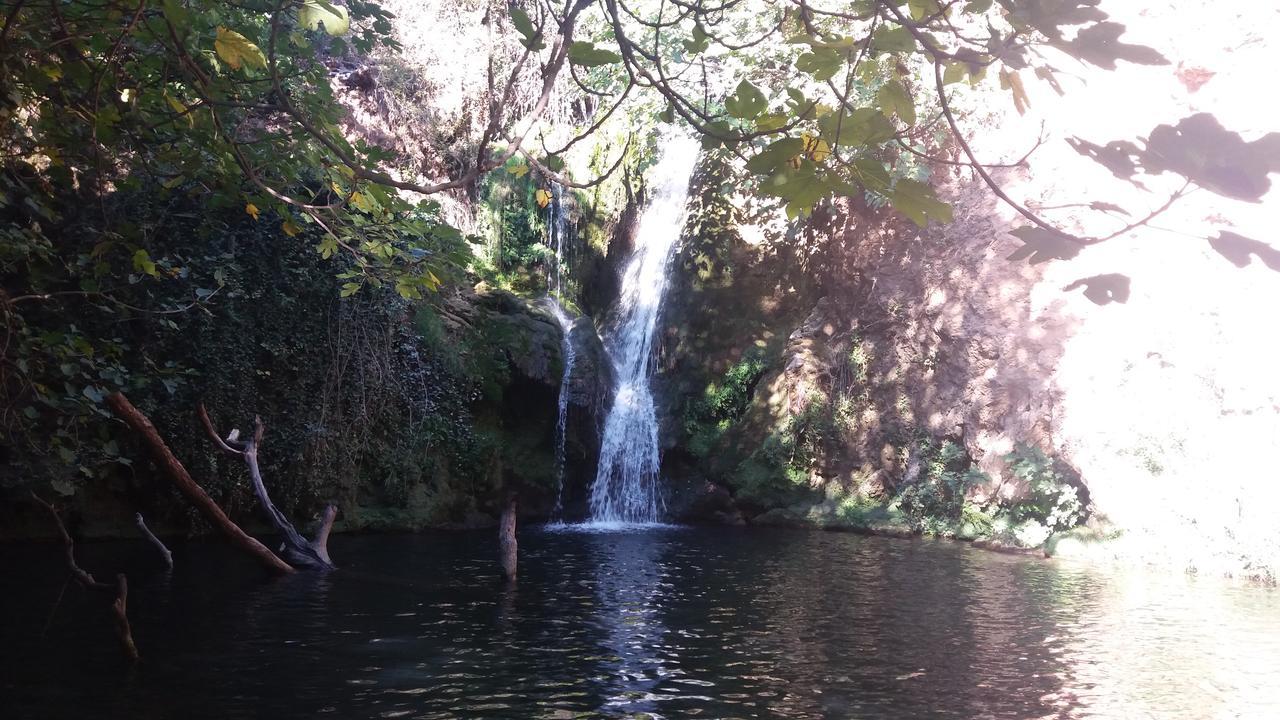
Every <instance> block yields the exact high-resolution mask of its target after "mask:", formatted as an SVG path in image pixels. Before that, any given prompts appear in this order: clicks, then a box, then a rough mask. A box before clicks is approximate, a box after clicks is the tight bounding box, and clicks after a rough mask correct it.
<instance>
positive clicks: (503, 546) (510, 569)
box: [498, 497, 518, 583]
mask: <svg viewBox="0 0 1280 720" xmlns="http://www.w3.org/2000/svg"><path fill="white" fill-rule="evenodd" d="M517 555H518V551H517V544H516V499H515V498H514V497H512V498H510V499H508V500H507V506H506V508H504V509H503V511H502V520H501V522H499V523H498V562H499V563H500V564H501V565H502V576H503V577H504V578H506V580H507V582H509V583H513V582H515V581H516V559H517Z"/></svg>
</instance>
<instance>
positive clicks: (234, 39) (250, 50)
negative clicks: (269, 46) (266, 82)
mask: <svg viewBox="0 0 1280 720" xmlns="http://www.w3.org/2000/svg"><path fill="white" fill-rule="evenodd" d="M213 49H214V50H216V51H217V53H218V57H220V58H222V61H223V62H225V63H226V64H227V65H229V66H230V67H231V69H232V70H239V69H240V68H241V67H242V66H248V67H251V68H258V69H264V68H266V67H267V57H266V56H265V55H263V54H262V51H261V50H259V49H258V46H257V45H254V44H253V43H251V42H249V38H247V37H245V36H243V35H241V34H240V33H238V32H236V31H235V30H228V29H226V28H224V27H222V26H221V25H219V26H218V30H217V39H215V40H214V41H213Z"/></svg>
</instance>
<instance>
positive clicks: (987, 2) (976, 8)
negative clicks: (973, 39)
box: [964, 0, 994, 14]
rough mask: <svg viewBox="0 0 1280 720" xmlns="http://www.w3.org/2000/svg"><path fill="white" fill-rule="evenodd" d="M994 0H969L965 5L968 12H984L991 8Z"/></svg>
mask: <svg viewBox="0 0 1280 720" xmlns="http://www.w3.org/2000/svg"><path fill="white" fill-rule="evenodd" d="M993 2H994V0H969V2H968V3H966V4H965V6H964V11H965V12H967V13H975V14H976V13H984V12H986V11H988V10H990V9H991V5H992V3H993Z"/></svg>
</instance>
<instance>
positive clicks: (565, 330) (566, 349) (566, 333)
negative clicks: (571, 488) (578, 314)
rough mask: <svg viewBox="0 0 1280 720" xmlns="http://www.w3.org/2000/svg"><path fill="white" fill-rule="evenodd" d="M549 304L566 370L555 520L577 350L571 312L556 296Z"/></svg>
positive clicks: (558, 423) (560, 499)
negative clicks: (558, 328)
mask: <svg viewBox="0 0 1280 720" xmlns="http://www.w3.org/2000/svg"><path fill="white" fill-rule="evenodd" d="M547 305H548V306H550V308H551V314H552V315H554V316H555V318H556V322H557V323H558V324H559V325H560V334H561V338H562V339H561V341H560V348H561V353H562V354H563V355H564V370H563V371H562V372H561V373H560V397H559V398H558V400H557V409H556V504H555V507H554V508H552V510H551V520H552V521H553V522H554V521H556V520H559V519H560V513H561V511H562V510H563V509H564V507H563V502H564V497H563V496H564V469H565V465H564V442H565V432H566V430H567V429H568V421H569V381H570V380H571V379H572V377H573V362H574V359H575V355H576V352H575V350H574V348H573V338H572V337H571V334H572V331H573V318H571V317H569V313H567V312H565V311H564V308H562V307H560V303H558V302H556V300H555V298H551V297H548V298H547Z"/></svg>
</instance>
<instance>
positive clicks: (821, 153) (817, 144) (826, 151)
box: [800, 133, 831, 163]
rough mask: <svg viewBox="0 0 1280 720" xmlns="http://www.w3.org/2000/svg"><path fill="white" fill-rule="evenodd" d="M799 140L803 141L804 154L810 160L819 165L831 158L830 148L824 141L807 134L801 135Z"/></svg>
mask: <svg viewBox="0 0 1280 720" xmlns="http://www.w3.org/2000/svg"><path fill="white" fill-rule="evenodd" d="M800 139H801V140H803V141H804V154H805V156H806V157H808V158H809V159H810V160H812V161H814V162H816V163H821V162H822V161H824V160H826V159H827V158H828V157H830V156H831V146H830V145H828V144H827V141H826V140H823V139H822V138H819V137H814V136H812V135H809V134H807V133H806V134H804V135H801V136H800Z"/></svg>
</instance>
